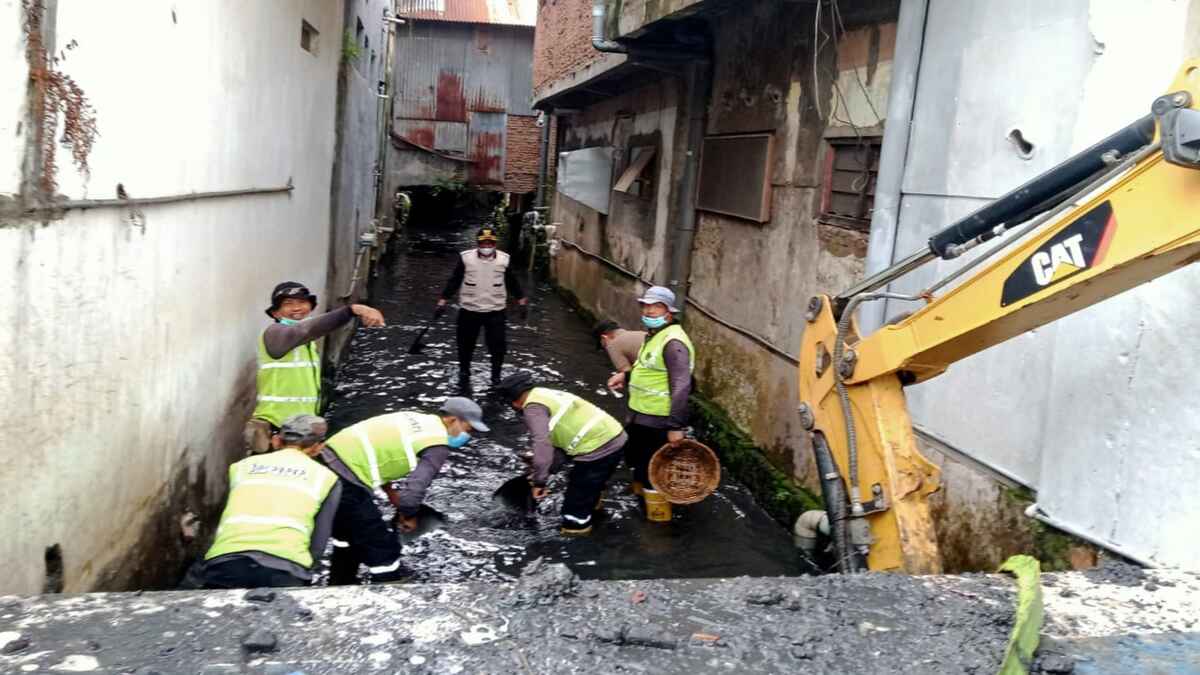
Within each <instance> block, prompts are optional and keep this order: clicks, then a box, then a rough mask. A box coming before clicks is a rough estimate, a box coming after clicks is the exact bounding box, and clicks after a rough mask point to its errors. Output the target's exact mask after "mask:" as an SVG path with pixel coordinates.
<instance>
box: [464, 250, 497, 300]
mask: <svg viewBox="0 0 1200 675" xmlns="http://www.w3.org/2000/svg"><path fill="white" fill-rule="evenodd" d="M461 255H462V262H463V269H464V270H465V271H464V274H463V283H462V287H461V288H459V290H458V304H460V305H462V308H463V309H466V310H469V311H472V312H498V311H500V310H502V309H504V307H505V305H507V304H508V288H507V287H506V286H505V283H504V272H505V270H507V269H508V262H509V257H508V254H507V253H505V252H504V251H496V257H495V258H493V259H491V260H484V259H483V258H480V257H479V250H478V249H471V250H470V251H463V252H462V254H461Z"/></svg>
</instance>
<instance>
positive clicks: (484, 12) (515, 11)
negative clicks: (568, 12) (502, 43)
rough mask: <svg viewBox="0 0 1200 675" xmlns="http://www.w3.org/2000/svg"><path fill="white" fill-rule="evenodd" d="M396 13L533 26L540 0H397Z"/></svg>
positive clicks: (460, 20)
mask: <svg viewBox="0 0 1200 675" xmlns="http://www.w3.org/2000/svg"><path fill="white" fill-rule="evenodd" d="M396 15H397V16H401V17H404V18H406V19H425V20H427V21H453V22H458V23H488V24H502V25H508V26H529V27H533V26H534V25H536V24H537V0H397V2H396Z"/></svg>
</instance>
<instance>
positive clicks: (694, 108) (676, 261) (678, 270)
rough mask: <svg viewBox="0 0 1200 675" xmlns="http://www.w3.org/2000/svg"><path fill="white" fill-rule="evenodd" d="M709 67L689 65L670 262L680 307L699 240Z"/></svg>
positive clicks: (670, 282)
mask: <svg viewBox="0 0 1200 675" xmlns="http://www.w3.org/2000/svg"><path fill="white" fill-rule="evenodd" d="M709 75H710V73H709V64H708V63H707V62H706V61H697V62H694V63H691V64H689V65H688V66H687V91H688V104H687V106H688V107H687V110H688V131H687V147H686V150H685V152H686V155H685V160H684V164H683V177H682V184H681V185H680V187H679V204H678V208H677V210H678V212H679V227H677V228H676V229H675V231H674V233H673V234H672V241H671V263H670V267H669V268H668V279H667V285H668V286H669V287H670V289H671V290H672V291H674V292H675V297H676V298H677V299H678V302H679V303H680V306H681V307H682V306H684V303H686V302H687V297H688V278H689V277H690V276H691V272H692V243H693V240H694V239H695V238H696V191H697V183H699V174H700V145H701V144H702V143H703V142H704V126H705V113H706V112H707V109H708V95H709V82H710V79H711V78H710V77H709Z"/></svg>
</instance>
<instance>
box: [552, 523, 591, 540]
mask: <svg viewBox="0 0 1200 675" xmlns="http://www.w3.org/2000/svg"><path fill="white" fill-rule="evenodd" d="M558 533H559V534H561V535H562V536H564V537H586V536H588V535H589V534H591V533H592V526H591V525H588V526H587V527H585V528H582V529H575V528H572V527H566V526H563V527H560V528H558Z"/></svg>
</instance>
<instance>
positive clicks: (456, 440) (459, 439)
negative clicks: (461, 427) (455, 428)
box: [447, 431, 471, 448]
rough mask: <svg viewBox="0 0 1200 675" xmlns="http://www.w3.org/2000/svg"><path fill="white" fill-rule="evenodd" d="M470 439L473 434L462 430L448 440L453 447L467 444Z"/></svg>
mask: <svg viewBox="0 0 1200 675" xmlns="http://www.w3.org/2000/svg"><path fill="white" fill-rule="evenodd" d="M469 440H471V434H468V433H467V432H465V431H460V432H458V433H457V434H455V435H453V436H451V437H450V440H449V441H447V442H448V443H449V445H450V447H452V448H461V447H462V446H464V445H466V444H467V441H469Z"/></svg>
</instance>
